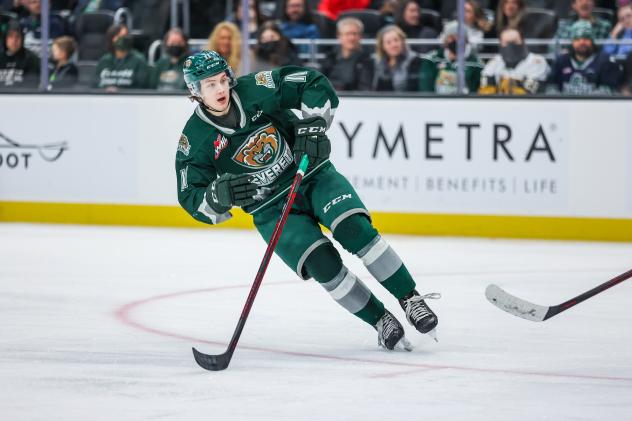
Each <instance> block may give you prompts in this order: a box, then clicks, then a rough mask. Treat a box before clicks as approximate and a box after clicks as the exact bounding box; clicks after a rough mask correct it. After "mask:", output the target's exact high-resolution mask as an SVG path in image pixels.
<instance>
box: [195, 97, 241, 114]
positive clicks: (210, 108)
mask: <svg viewBox="0 0 632 421" xmlns="http://www.w3.org/2000/svg"><path fill="white" fill-rule="evenodd" d="M195 99H196V100H197V101H198V102H199V103H200V104H201V105H203V106H204V107H205V108H206V109H207V110H209V111H211V112H214V113H226V112H228V110H229V109H230V106H231V104H232V100H231V98H230V95H229V96H228V106H227V107H226V109H225V110H223V111H222V110H216V109H215V108H213V107H211V106H210V105H208V104H207V103H206V102H204V100H203V99H202V98H195Z"/></svg>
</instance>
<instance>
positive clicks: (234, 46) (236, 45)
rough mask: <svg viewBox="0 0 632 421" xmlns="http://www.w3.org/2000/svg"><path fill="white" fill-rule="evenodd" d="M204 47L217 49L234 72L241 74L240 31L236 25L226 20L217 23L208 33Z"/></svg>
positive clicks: (211, 49)
mask: <svg viewBox="0 0 632 421" xmlns="http://www.w3.org/2000/svg"><path fill="white" fill-rule="evenodd" d="M204 49H206V50H210V51H217V52H218V53H219V55H221V56H222V57H224V59H225V60H226V61H227V62H228V65H229V66H230V67H232V69H233V71H234V72H235V74H236V75H237V76H241V74H242V72H241V33H240V32H239V28H238V27H237V25H235V24H234V23H231V22H227V21H224V22H220V23H218V24H217V25H216V26H215V28H214V29H213V32H211V35H209V37H208V41H207V42H206V47H204Z"/></svg>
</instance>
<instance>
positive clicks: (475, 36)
mask: <svg viewBox="0 0 632 421" xmlns="http://www.w3.org/2000/svg"><path fill="white" fill-rule="evenodd" d="M463 9H464V18H465V30H466V32H467V38H468V40H469V42H470V45H471V46H472V48H475V49H478V45H479V44H480V42H481V41H482V40H483V38H485V36H486V34H488V33H490V32H493V33H494V34H495V33H496V31H495V30H493V27H494V23H493V22H490V21H489V20H487V17H486V16H485V13H484V12H483V8H482V7H481V5H480V4H479V3H478V2H477V1H476V0H466V1H465V5H464V7H463ZM454 22H456V21H454ZM452 25H453V24H452ZM440 37H441V38H443V37H444V34H443V33H441V36H440Z"/></svg>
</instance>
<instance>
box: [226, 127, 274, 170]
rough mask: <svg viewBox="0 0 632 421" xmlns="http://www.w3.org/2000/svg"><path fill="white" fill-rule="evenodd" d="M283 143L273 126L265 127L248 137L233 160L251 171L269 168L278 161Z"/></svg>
mask: <svg viewBox="0 0 632 421" xmlns="http://www.w3.org/2000/svg"><path fill="white" fill-rule="evenodd" d="M281 142H282V141H281V139H280V135H279V132H278V131H277V130H276V129H275V128H274V127H273V126H272V125H268V126H265V127H263V128H261V129H259V130H257V131H256V132H254V133H253V134H251V135H250V136H248V139H247V140H246V142H245V143H244V144H243V145H242V146H241V147H240V148H239V149H238V150H237V152H236V153H235V155H234V156H233V159H234V160H235V161H236V162H237V163H239V164H241V165H243V166H244V167H247V168H251V169H260V168H263V167H267V166H269V165H270V164H272V163H273V162H274V161H275V160H276V158H277V155H278V154H279V149H280V145H281Z"/></svg>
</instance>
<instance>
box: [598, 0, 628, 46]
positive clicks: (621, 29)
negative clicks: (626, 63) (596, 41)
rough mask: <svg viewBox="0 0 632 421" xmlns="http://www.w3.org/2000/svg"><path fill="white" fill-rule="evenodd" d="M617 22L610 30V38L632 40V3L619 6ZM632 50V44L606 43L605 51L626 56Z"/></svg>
mask: <svg viewBox="0 0 632 421" xmlns="http://www.w3.org/2000/svg"><path fill="white" fill-rule="evenodd" d="M617 16H618V21H617V24H616V25H615V26H614V28H613V29H612V32H610V39H615V40H631V41H632V5H629V4H628V5H625V6H621V7H619V10H618V12H617ZM631 51H632V45H630V44H629V45H616V44H606V45H604V47H603V52H604V53H606V54H609V55H614V56H621V57H623V56H626V55H627V54H628V53H629V52H631Z"/></svg>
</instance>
